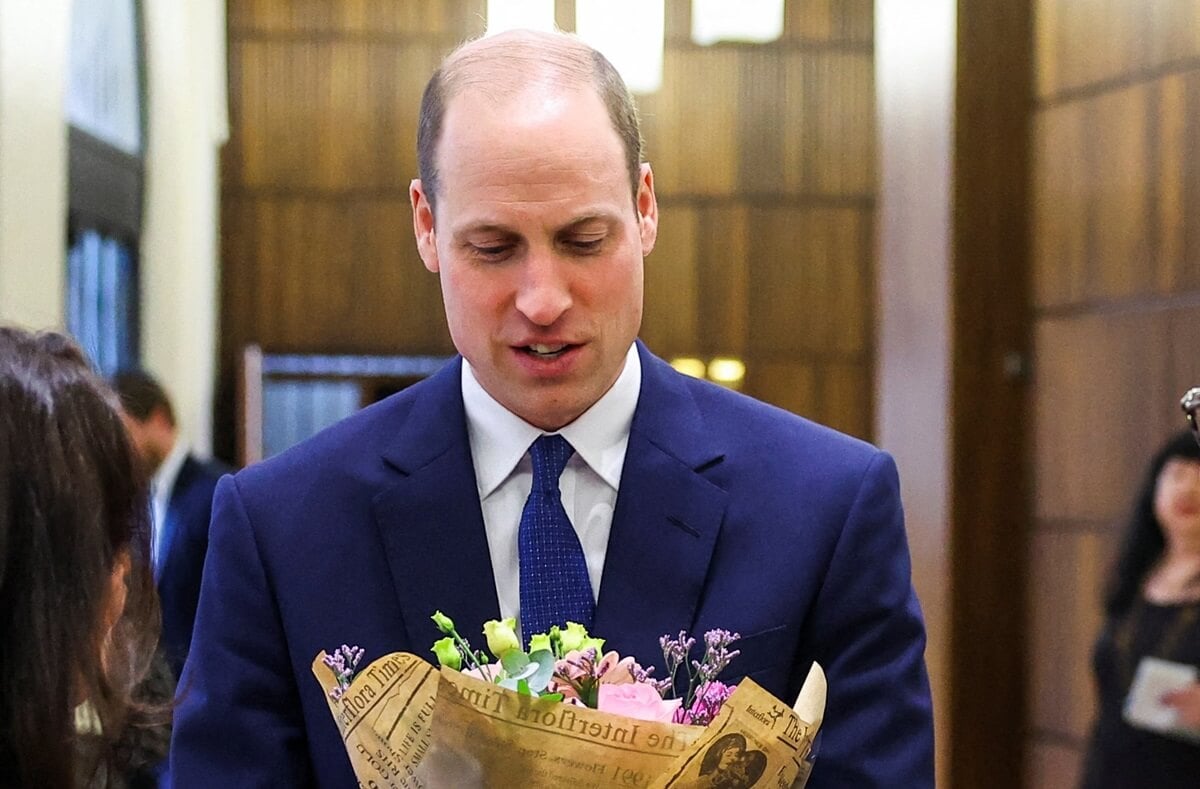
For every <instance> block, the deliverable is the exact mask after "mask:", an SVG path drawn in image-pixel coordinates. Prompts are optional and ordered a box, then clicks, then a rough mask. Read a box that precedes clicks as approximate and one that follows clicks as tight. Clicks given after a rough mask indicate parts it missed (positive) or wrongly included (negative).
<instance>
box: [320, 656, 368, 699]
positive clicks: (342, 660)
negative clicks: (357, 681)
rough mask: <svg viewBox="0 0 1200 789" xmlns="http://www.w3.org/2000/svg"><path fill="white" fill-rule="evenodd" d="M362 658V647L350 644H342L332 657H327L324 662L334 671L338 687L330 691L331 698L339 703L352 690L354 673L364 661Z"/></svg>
mask: <svg viewBox="0 0 1200 789" xmlns="http://www.w3.org/2000/svg"><path fill="white" fill-rule="evenodd" d="M362 656H363V650H362V648H361V647H357V646H354V647H352V646H350V645H348V644H342V645H341V646H340V647H338V648H337V649H335V650H333V654H332V655H328V654H327V655H325V657H324V658H323V662H324V663H325V665H326V666H329V668H331V669H333V676H334V678H335V679H336V680H337V686H336V687H334V689H333V690H331V691H329V696H330V698H332V699H334V700H335V701H337V700H338V699H341V697H342V696H344V695H345V694H346V691H348V690H349V689H350V683H351V682H353V681H354V672H355V670H356V669H357V668H358V661H360V660H362Z"/></svg>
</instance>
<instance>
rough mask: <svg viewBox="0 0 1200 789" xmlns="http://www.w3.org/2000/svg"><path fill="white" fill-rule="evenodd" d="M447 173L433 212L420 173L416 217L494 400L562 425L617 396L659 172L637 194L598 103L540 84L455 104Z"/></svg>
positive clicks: (467, 348) (636, 312)
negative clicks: (633, 196)
mask: <svg viewBox="0 0 1200 789" xmlns="http://www.w3.org/2000/svg"><path fill="white" fill-rule="evenodd" d="M438 167H439V175H440V182H439V186H438V193H437V195H436V196H435V202H436V204H437V212H436V216H435V215H434V214H433V213H432V212H431V210H430V207H429V203H428V201H427V200H426V198H425V194H424V192H423V190H422V188H421V184H420V181H414V182H413V186H412V189H411V196H412V203H413V223H414V227H415V230H416V235H417V245H418V248H419V250H420V253H421V258H422V260H423V261H424V262H425V267H426V268H428V269H429V270H430V271H433V272H436V273H438V275H439V276H440V278H441V285H442V298H443V301H444V302H445V307H446V319H447V322H448V324H449V327H450V336H451V337H452V339H453V340H454V345H455V347H456V348H457V349H458V351H459V352H460V353H461V354H462V355H463V356H464V357H465V358H466V359H467V360H468V361H470V363H471V366H472V368H473V369H474V371H475V375H476V376H477V377H478V379H479V382H480V384H481V385H482V386H483V388H484V389H485V390H487V392H488V393H489V394H491V395H492V397H494V398H495V399H496V400H497V401H499V402H500V403H501V404H502V405H504V406H505V407H506V408H508V409H509V410H510V411H512V412H513V413H515V414H517V415H518V416H520V417H521V418H523V419H524V420H525V421H527V422H529V423H531V424H533V425H536V426H537V427H540V428H542V429H544V430H556V429H558V428H560V427H562V426H563V425H566V424H568V423H570V422H572V421H573V420H574V419H575V418H576V417H578V416H579V415H580V414H582V413H583V412H584V411H586V410H587V409H588V408H589V407H590V406H591V405H592V404H593V403H595V402H596V401H597V400H598V399H600V397H601V396H602V395H603V394H604V393H605V392H606V391H608V389H609V387H611V386H612V384H613V382H615V381H616V379H617V376H618V375H619V374H620V372H621V369H622V368H623V366H624V360H625V354H626V352H627V351H628V350H629V346H630V344H631V343H632V342H633V340H634V338H635V337H636V336H637V332H638V328H639V327H640V325H641V320H642V257H643V256H644V255H646V254H648V253H649V252H650V250H651V249H652V248H653V246H654V240H655V236H656V234H657V220H658V213H657V205H656V203H655V198H654V184H653V177H652V176H651V174H650V169H649V166H647V165H642V171H641V178H640V180H639V184H638V194H637V198H636V201H634V200H633V199H631V189H630V183H629V175H628V170H627V169H626V166H625V159H624V151H623V149H622V147H621V142H620V139H619V138H618V137H617V133H616V132H615V131H614V130H613V128H612V125H611V123H610V122H609V119H608V115H607V113H606V112H605V109H604V105H603V104H602V103H601V101H600V99H599V97H597V96H596V95H595V93H594V92H593V91H590V90H571V91H568V90H562V89H557V88H550V87H541V88H529V89H526V90H524V91H523V92H521V93H520V94H518V95H517V96H515V97H509V98H506V99H504V100H501V101H496V100H493V99H490V98H485V97H483V96H482V95H480V93H478V92H476V91H474V90H472V89H468V91H466V92H465V93H463V94H460V95H458V96H455V97H454V98H453V99H451V100H450V104H449V107H448V108H447V111H446V116H445V124H444V127H443V130H442V137H441V141H440V144H439V150H438ZM635 202H636V205H635Z"/></svg>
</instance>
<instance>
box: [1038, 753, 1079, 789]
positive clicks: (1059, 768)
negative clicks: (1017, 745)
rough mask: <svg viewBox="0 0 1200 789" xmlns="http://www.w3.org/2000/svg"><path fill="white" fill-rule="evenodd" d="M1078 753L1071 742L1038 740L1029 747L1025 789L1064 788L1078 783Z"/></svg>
mask: <svg viewBox="0 0 1200 789" xmlns="http://www.w3.org/2000/svg"><path fill="white" fill-rule="evenodd" d="M1079 768H1080V765H1079V753H1078V747H1077V746H1075V745H1074V744H1073V743H1071V744H1060V743H1053V742H1040V743H1038V744H1037V745H1034V746H1033V747H1032V748H1030V752H1029V761H1028V762H1027V763H1026V767H1025V783H1024V786H1025V787H1026V789H1064V787H1070V786H1078V785H1079V772H1080V770H1079Z"/></svg>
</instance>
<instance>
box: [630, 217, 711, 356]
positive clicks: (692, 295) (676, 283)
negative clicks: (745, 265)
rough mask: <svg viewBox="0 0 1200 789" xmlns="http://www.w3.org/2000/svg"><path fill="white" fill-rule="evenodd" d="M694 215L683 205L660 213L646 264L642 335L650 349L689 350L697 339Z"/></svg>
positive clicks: (695, 222)
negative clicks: (651, 250)
mask: <svg viewBox="0 0 1200 789" xmlns="http://www.w3.org/2000/svg"><path fill="white" fill-rule="evenodd" d="M697 214H698V212H697V211H696V210H695V209H693V208H691V207H689V206H685V205H680V206H676V207H674V209H673V210H670V211H662V212H661V219H660V221H659V227H658V243H657V244H656V245H655V247H654V251H653V252H651V253H650V256H649V257H647V258H646V265H645V282H646V305H647V306H646V309H645V313H644V314H643V316H642V332H641V336H642V339H643V340H645V341H646V343H648V344H649V345H650V347H651V348H689V347H693V346H694V345H695V342H696V337H697V336H699V329H698V327H699V324H700V321H701V315H700V304H699V283H698V281H697V279H698V272H697V268H698V267H697V265H696V252H697V248H698V245H697V241H696V235H697V233H698V229H697V224H698V216H697Z"/></svg>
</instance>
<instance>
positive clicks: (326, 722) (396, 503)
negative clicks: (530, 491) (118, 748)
mask: <svg viewBox="0 0 1200 789" xmlns="http://www.w3.org/2000/svg"><path fill="white" fill-rule="evenodd" d="M639 352H640V353H641V361H642V388H641V395H640V397H639V400H638V406H637V411H636V413H635V415H634V419H633V424H632V427H631V429H630V437H629V445H628V450H627V453H626V459H625V466H624V470H623V472H622V476H621V484H620V492H619V494H618V498H617V504H616V510H615V512H614V517H613V524H612V532H611V537H610V539H609V545H608V553H607V558H606V561H605V566H604V574H603V577H602V580H601V585H600V594H599V600H598V601H597V605H596V615H595V620H594V623H593V627H592V630H593V632H595V633H596V634H598V635H600V636H603V637H606V638H607V639H608V644H609V645H610V646H611V647H612V648H614V649H616V650H617V651H619V652H620V653H622V654H632V655H635V656H637V658H638V659H639V661H641V662H642V663H643V664H645V665H652V664H654V663H656V662H661V653H660V650H659V646H658V638H659V636H660V635H662V634H664V633H678V632H679V631H680V630H682V629H686V630H688V631H690V632H692V633H696V634H700V633H703V631H705V630H707V629H711V628H717V627H720V628H727V629H730V630H737V631H739V632H740V633H741V634H742V640H741V642H740V643H738V644H737V645H736V646H738V647H739V648H740V649H741V652H742V654H741V656H740V657H739V658H737V659H736V660H735V661H734V663H733V666H732V667H731V668H732V670H733V674H732V675H731V677H730V678H732V679H736V678H737V677H738V676H740V675H743V674H749V675H751V676H752V677H753V678H754V679H755V680H756V681H757V682H759V683H760V684H762V685H763V686H764V687H766V688H767V689H768V690H769V691H771V692H772V693H774V694H776V695H777V696H778V697H780V698H781V699H784V700H786V701H788V702H789V703H790V702H791V701H792V700H794V698H795V696H796V694H797V693H798V691H799V688H800V685H801V683H802V682H803V680H804V677H805V675H806V674H807V672H808V670H809V666H810V664H811V662H812V661H814V660H816V661H819V662H820V663H821V665H822V666H823V667H824V669H825V672H826V674H827V677H828V681H829V697H828V705H827V709H826V714H825V724H824V729H823V736H822V740H821V746H820V753H819V755H818V757H817V761H816V766H815V768H814V770H813V774H812V778H811V780H810V784H809V786H810V787H812V789H822V788H823V787H851V786H852V787H873V786H889V787H895V786H903V787H906V788H909V789H911V788H913V787H927V786H932V785H933V735H932V721H931V708H930V698H929V685H928V679H927V676H926V672H925V665H924V648H925V637H924V629H923V625H922V621H921V614H920V610H919V607H918V604H917V600H916V597H915V595H914V593H913V589H912V585H911V581H910V563H909V556H908V548H907V543H906V539H905V534H904V525H903V516H902V514H901V509H900V502H899V486H898V479H897V476H896V470H895V466H894V464H893V462H892V460H891V459H890V458H889V457H888V456H887V455H886V454H884V453H882V452H879V451H878V450H876V449H874V448H872V447H871V446H869V445H867V444H865V443H862V442H860V441H857V440H854V439H851V438H848V437H846V436H843V435H841V434H838V433H836V432H834V431H832V430H829V429H826V428H823V427H820V426H817V425H814V424H812V423H811V422H808V421H806V420H804V419H801V418H799V417H796V416H794V415H792V414H789V413H786V412H784V411H781V410H779V409H776V408H773V407H771V406H767V405H764V404H762V403H759V402H757V401H755V400H752V399H750V398H747V397H744V396H742V395H739V394H736V393H733V392H730V391H728V390H725V389H722V388H719V387H716V386H713V385H711V384H708V383H705V382H703V381H698V380H696V379H692V378H687V377H685V376H682V375H680V374H678V373H676V372H675V371H674V370H672V369H671V368H670V367H669V366H668V365H666V364H665V363H664V362H662V361H661V360H659V359H657V358H655V357H654V356H652V355H650V354H649V353H648V352H647V351H646V349H645V348H644V347H643V346H641V345H640V343H639ZM460 367H461V362H459V361H455V362H453V363H451V364H450V365H448V366H447V367H446V368H445V369H443V370H442V371H440V372H439V373H437V374H436V375H435V376H433V377H432V378H430V379H427V380H426V381H423V382H421V383H418V384H416V385H414V386H412V387H410V388H408V389H406V390H404V391H402V392H400V393H399V394H397V395H395V396H393V397H391V398H389V399H387V400H385V401H383V402H381V403H378V404H376V405H374V406H371V407H369V408H367V409H365V410H363V411H361V412H359V413H358V414H356V415H354V416H352V417H350V418H348V419H346V420H345V421H343V422H341V423H340V424H338V425H336V426H334V427H333V428H331V429H329V430H327V431H325V432H323V433H321V434H320V435H318V436H316V437H315V438H313V439H311V440H309V441H308V442H306V443H304V444H302V445H300V446H299V447H296V448H294V449H292V450H290V451H288V452H285V453H283V454H281V455H279V456H278V457H276V458H274V459H272V460H269V461H267V462H264V463H261V464H259V465H256V466H252V467H250V468H247V469H246V470H244V471H242V472H241V473H239V474H238V475H237V476H236V477H226V478H225V479H223V480H222V481H221V484H220V485H219V486H218V489H217V495H216V502H215V508H214V514H213V523H212V531H211V544H210V547H209V555H208V560H207V566H206V568H205V575H204V583H203V590H202V593H201V598H200V611H199V616H198V618H197V622H196V635H195V638H194V639H193V643H192V650H191V653H190V655H189V658H188V663H187V667H186V669H185V671H184V677H183V684H184V685H185V686H187V685H190V689H189V692H188V694H187V695H186V696H185V697H184V699H183V701H182V703H181V706H180V707H179V709H178V712H177V716H176V723H175V734H174V740H173V742H172V762H171V765H172V773H173V775H174V778H175V781H176V785H177V786H181V787H193V786H197V787H206V786H268V785H273V786H307V785H312V784H318V785H321V786H354V785H355V780H354V776H353V773H352V771H351V769H350V764H349V760H348V758H347V756H346V755H345V753H344V751H343V746H342V742H341V740H340V738H339V736H338V732H337V729H336V727H335V725H334V722H333V719H332V716H331V715H330V713H329V708H328V706H327V704H326V702H325V699H324V698H323V695H322V691H321V688H320V687H319V686H318V685H317V682H316V680H315V679H314V678H313V676H312V672H311V664H312V661H313V658H314V657H315V656H316V654H317V653H318V652H319V651H320V650H322V649H325V650H332V649H334V648H335V647H337V646H338V645H340V644H342V643H349V644H357V645H359V646H361V647H363V648H364V649H365V651H366V655H365V657H364V659H363V665H365V664H366V663H368V662H370V661H371V660H374V659H375V658H377V657H379V656H380V655H383V654H386V653H389V652H393V651H399V650H402V651H410V652H414V653H416V654H420V655H426V656H428V657H432V656H431V655H430V652H429V648H430V645H431V644H432V643H433V641H434V640H435V639H436V638H438V636H439V633H437V631H436V630H435V628H434V625H433V623H432V622H431V621H430V619H429V617H430V615H431V614H432V613H433V611H434V610H435V609H441V610H442V611H444V612H446V613H447V614H448V615H450V616H451V617H453V619H454V620H455V622H456V624H457V625H458V627H459V631H460V632H462V633H465V634H471V633H478V632H480V631H481V629H482V625H483V622H484V621H485V620H487V619H491V618H497V617H498V616H499V604H498V603H497V600H496V592H495V582H494V578H493V575H492V570H491V562H490V559H489V554H488V546H487V540H486V537H485V533H484V526H483V519H482V513H481V509H480V503H479V493H478V490H477V488H476V482H475V475H474V469H473V466H472V463H471V456H470V448H469V443H468V438H467V426H466V418H465V415H464V411H463V404H462V396H461V389H460V383H459V376H460ZM351 612H353V613H351Z"/></svg>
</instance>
